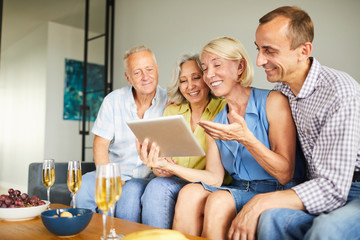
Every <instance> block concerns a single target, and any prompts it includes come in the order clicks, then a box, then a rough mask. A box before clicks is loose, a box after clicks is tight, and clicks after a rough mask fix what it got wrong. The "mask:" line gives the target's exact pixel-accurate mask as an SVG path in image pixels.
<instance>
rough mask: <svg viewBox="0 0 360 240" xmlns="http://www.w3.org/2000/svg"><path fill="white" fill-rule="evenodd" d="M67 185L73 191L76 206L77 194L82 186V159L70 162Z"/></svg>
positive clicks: (73, 202)
mask: <svg viewBox="0 0 360 240" xmlns="http://www.w3.org/2000/svg"><path fill="white" fill-rule="evenodd" d="M67 185H68V188H69V191H70V192H71V193H72V205H73V208H76V201H75V196H76V193H77V192H78V191H79V189H80V187H81V163H80V161H69V162H68V174H67Z"/></svg>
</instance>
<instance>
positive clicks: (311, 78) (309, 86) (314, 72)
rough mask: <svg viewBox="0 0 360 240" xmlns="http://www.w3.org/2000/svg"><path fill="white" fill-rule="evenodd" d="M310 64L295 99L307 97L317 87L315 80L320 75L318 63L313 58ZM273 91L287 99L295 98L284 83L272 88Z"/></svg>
mask: <svg viewBox="0 0 360 240" xmlns="http://www.w3.org/2000/svg"><path fill="white" fill-rule="evenodd" d="M310 60H311V62H312V64H311V67H310V71H309V73H308V75H307V76H306V79H305V82H304V84H303V86H302V87H301V89H300V92H299V94H298V95H297V96H296V98H307V97H309V96H310V95H311V94H312V93H313V92H314V91H315V90H316V86H317V79H318V76H319V74H320V68H321V65H320V63H319V62H318V61H317V60H316V59H315V58H313V57H310ZM274 90H276V91H281V92H282V93H283V94H284V95H285V96H287V97H288V98H295V95H294V93H293V92H292V91H291V88H290V87H289V86H288V85H286V84H285V83H279V84H277V85H276V86H275V87H274Z"/></svg>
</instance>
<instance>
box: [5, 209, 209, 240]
mask: <svg viewBox="0 0 360 240" xmlns="http://www.w3.org/2000/svg"><path fill="white" fill-rule="evenodd" d="M50 207H51V208H52V209H56V208H68V206H65V205H63V204H51V205H50ZM107 222H108V223H110V217H109V218H108V221H107ZM109 225H110V224H108V227H109ZM114 225H115V229H116V232H117V233H118V234H123V235H126V234H129V233H132V232H136V231H141V230H148V229H154V227H151V226H148V225H145V224H140V223H135V222H130V221H126V220H122V219H119V218H115V219H114ZM102 226H103V224H102V215H101V214H98V213H94V214H93V216H92V219H91V221H90V223H89V225H88V226H87V227H86V228H85V229H84V230H83V231H82V232H81V233H79V234H77V235H75V236H73V237H69V238H68V239H71V240H75V239H76V240H77V239H83V240H85V239H86V240H92V239H94V240H95V239H96V240H99V239H100V236H101V235H102ZM185 235H186V237H187V238H189V239H190V240H204V239H205V238H202V237H196V236H191V235H187V234H185ZM0 239H1V240H17V239H21V240H22V239H28V240H40V239H41V240H42V239H64V237H58V236H56V235H54V234H53V233H51V232H49V231H48V230H47V229H46V228H45V226H44V225H43V223H42V221H41V217H40V216H39V217H36V218H34V219H31V220H27V221H18V222H10V221H9V222H8V221H4V220H0ZM65 239H66V238H65Z"/></svg>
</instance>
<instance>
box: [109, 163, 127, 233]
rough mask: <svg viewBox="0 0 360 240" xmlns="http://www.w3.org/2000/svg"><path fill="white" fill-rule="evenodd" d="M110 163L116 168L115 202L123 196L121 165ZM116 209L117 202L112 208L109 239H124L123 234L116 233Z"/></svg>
mask: <svg viewBox="0 0 360 240" xmlns="http://www.w3.org/2000/svg"><path fill="white" fill-rule="evenodd" d="M109 165H110V166H111V167H112V168H113V169H114V174H115V191H116V195H115V203H116V202H117V201H118V200H119V199H120V196H121V189H122V184H121V167H120V163H118V162H113V163H109ZM114 211H115V204H114V205H113V206H112V207H111V208H110V214H111V227H110V234H109V235H108V239H122V238H123V237H124V236H123V235H121V234H116V231H115V227H114Z"/></svg>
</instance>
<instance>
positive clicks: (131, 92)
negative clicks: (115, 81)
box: [127, 86, 160, 105]
mask: <svg viewBox="0 0 360 240" xmlns="http://www.w3.org/2000/svg"><path fill="white" fill-rule="evenodd" d="M159 88H160V87H159V86H156V93H155V96H154V98H153V99H152V100H151V104H152V105H153V104H155V103H156V101H157V100H158V99H159V98H160V97H159V95H160V90H159ZM127 94H128V96H129V97H130V99H131V104H135V99H134V94H133V87H132V86H129V88H128V91H127Z"/></svg>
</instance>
